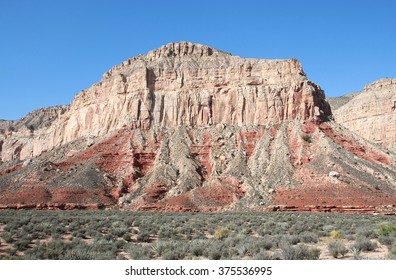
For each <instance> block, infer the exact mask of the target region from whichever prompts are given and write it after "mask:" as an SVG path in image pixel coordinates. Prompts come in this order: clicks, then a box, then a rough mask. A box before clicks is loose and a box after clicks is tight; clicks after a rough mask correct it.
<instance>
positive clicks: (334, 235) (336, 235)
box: [330, 230, 344, 239]
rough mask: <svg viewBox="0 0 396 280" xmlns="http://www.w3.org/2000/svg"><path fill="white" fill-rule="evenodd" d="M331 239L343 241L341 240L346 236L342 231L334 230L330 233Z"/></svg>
mask: <svg viewBox="0 0 396 280" xmlns="http://www.w3.org/2000/svg"><path fill="white" fill-rule="evenodd" d="M330 237H331V238H333V239H341V238H344V234H343V233H342V232H341V231H338V230H332V231H331V232H330Z"/></svg>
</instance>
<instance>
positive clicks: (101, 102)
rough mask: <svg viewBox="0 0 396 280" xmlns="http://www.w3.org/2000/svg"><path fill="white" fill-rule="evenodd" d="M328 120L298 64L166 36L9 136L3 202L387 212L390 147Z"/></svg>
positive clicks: (395, 196)
mask: <svg viewBox="0 0 396 280" xmlns="http://www.w3.org/2000/svg"><path fill="white" fill-rule="evenodd" d="M331 114H332V113H331V110H330V106H329V105H328V103H327V102H326V100H325V97H324V94H323V92H322V90H321V89H320V88H319V87H318V86H317V85H315V84H314V83H312V82H310V81H309V80H308V79H307V77H306V76H305V74H304V72H303V70H302V67H301V64H300V63H299V62H298V61H296V60H294V59H291V60H263V59H244V58H239V57H236V56H232V55H230V54H228V53H225V52H222V51H219V50H216V49H213V48H211V47H208V46H204V45H200V44H192V43H188V42H180V43H171V44H168V45H165V46H163V47H161V48H159V49H157V50H154V51H151V52H149V53H148V54H146V55H140V56H137V57H134V58H131V59H129V60H127V61H125V62H123V63H122V64H120V65H118V66H116V67H114V68H113V69H111V70H110V71H109V72H107V73H105V74H104V75H103V78H102V80H101V81H100V82H99V83H97V84H95V85H93V86H92V87H91V88H89V89H87V90H85V91H83V92H81V93H79V94H78V95H77V96H76V97H75V99H74V100H73V102H72V104H71V105H70V106H69V107H68V109H67V110H66V111H65V112H63V113H62V114H60V115H59V117H58V118H57V119H56V120H54V121H53V122H52V123H51V125H50V126H48V127H41V128H38V129H37V130H34V132H33V133H30V134H29V135H28V136H26V137H25V138H23V137H21V135H20V134H18V133H19V131H17V132H11V133H8V134H3V136H2V138H1V139H0V143H1V144H0V153H1V157H2V159H3V164H1V165H0V208H1V207H3V208H4V207H16V208H50V209H53V208H60V209H72V208H95V207H96V208H97V207H101V206H111V205H112V206H114V207H121V208H124V209H134V210H150V209H151V210H166V211H217V210H225V209H240V210H243V209H254V210H259V211H263V210H266V209H267V210H268V209H269V210H271V209H272V210H278V209H294V210H295V209H300V210H309V211H322V210H323V209H324V211H355V212H356V211H371V212H373V211H391V210H392V207H393V205H396V190H395V188H396V171H395V163H396V157H395V155H394V154H387V153H385V152H383V151H382V150H380V149H379V148H378V147H376V146H373V145H371V144H370V143H369V142H366V141H365V140H363V139H361V138H359V137H357V136H356V135H354V134H352V133H350V132H349V131H348V130H345V129H343V128H342V127H341V126H339V125H337V124H336V123H333V122H331V121H329V120H330V119H331V118H332V116H331ZM22 138H23V139H22ZM271 205H275V206H273V207H272V206H271ZM383 205H388V206H389V207H388V208H386V209H384V206H383ZM345 206H347V207H346V208H345ZM367 206H370V207H371V208H367ZM343 207H344V208H343ZM348 207H349V208H348ZM350 207H352V208H350ZM345 209H346V210H345ZM351 209H352V210H351Z"/></svg>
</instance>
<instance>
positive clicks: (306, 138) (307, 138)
mask: <svg viewBox="0 0 396 280" xmlns="http://www.w3.org/2000/svg"><path fill="white" fill-rule="evenodd" d="M302 139H303V140H304V141H305V142H308V143H312V141H313V140H312V137H311V136H310V135H304V136H303V137H302Z"/></svg>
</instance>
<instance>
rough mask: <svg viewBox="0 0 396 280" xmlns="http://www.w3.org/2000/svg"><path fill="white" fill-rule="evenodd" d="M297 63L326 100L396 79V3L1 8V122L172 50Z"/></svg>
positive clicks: (9, 1)
mask: <svg viewBox="0 0 396 280" xmlns="http://www.w3.org/2000/svg"><path fill="white" fill-rule="evenodd" d="M182 40H186V41H191V42H196V43H202V44H207V45H210V46H213V47H215V48H218V49H221V50H224V51H228V52H231V53H233V54H235V55H238V56H241V57H258V58H297V59H298V60H300V61H301V62H302V64H303V67H304V71H305V72H306V73H307V75H308V77H309V78H310V79H311V80H312V81H314V82H315V83H317V84H319V85H320V86H321V87H322V88H323V89H324V90H325V92H326V95H327V96H339V95H343V94H346V93H350V92H353V91H359V90H361V89H362V88H363V86H364V85H366V84H368V83H371V82H373V81H374V80H376V79H379V78H383V77H396V1H393V0H388V1H385V0H373V1H364V0H361V1H347V0H341V1H340V0H331V1H330V0H329V1H319V0H318V1H304V0H300V1H291V0H290V1H264V0H262V1H260V0H256V1H249V0H243V1H231V0H229V1H215V0H201V1H171V0H169V1H154V0H151V1H140V0H139V1H138V0H136V1H132V0H130V1H127V0H115V1H114V0H113V1H110V0H64V1H56V0H46V1H45V0H35V1H33V0H31V1H28V0H1V1H0V97H1V98H0V119H17V118H20V117H22V116H24V115H25V114H26V113H28V112H29V111H31V110H33V109H37V108H41V107H45V106H51V105H57V104H69V103H70V102H71V100H72V98H73V97H74V96H75V94H76V93H78V92H79V91H80V90H82V89H85V88H88V87H90V86H91V85H92V84H93V83H96V82H98V81H99V80H100V79H101V76H102V74H103V73H104V72H105V71H107V70H108V69H110V68H111V67H112V66H114V65H116V64H119V63H120V62H122V61H124V60H125V59H127V58H129V57H132V56H135V55H138V54H141V53H146V52H148V51H149V50H152V49H155V48H158V47H160V46H161V45H164V44H166V43H168V42H175V41H182Z"/></svg>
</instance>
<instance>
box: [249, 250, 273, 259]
mask: <svg viewBox="0 0 396 280" xmlns="http://www.w3.org/2000/svg"><path fill="white" fill-rule="evenodd" d="M253 259H254V260H276V259H277V256H276V255H274V254H271V253H270V252H267V251H266V250H260V251H259V252H258V253H257V254H256V255H254V257H253Z"/></svg>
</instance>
